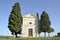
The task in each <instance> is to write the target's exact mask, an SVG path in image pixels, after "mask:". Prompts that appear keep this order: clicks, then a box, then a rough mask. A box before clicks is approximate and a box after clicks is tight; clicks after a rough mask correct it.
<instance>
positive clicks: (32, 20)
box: [22, 14, 39, 37]
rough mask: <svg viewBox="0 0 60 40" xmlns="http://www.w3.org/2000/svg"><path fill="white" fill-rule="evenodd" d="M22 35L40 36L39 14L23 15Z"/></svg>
mask: <svg viewBox="0 0 60 40" xmlns="http://www.w3.org/2000/svg"><path fill="white" fill-rule="evenodd" d="M22 37H39V36H38V18H37V16H35V15H32V14H27V15H25V16H23V25H22Z"/></svg>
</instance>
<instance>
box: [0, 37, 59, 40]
mask: <svg viewBox="0 0 60 40" xmlns="http://www.w3.org/2000/svg"><path fill="white" fill-rule="evenodd" d="M0 40H60V38H59V37H50V38H48V37H47V38H44V37H41V38H13V37H0Z"/></svg>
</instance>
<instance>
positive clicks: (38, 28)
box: [37, 13, 40, 36]
mask: <svg viewBox="0 0 60 40" xmlns="http://www.w3.org/2000/svg"><path fill="white" fill-rule="evenodd" d="M37 17H38V34H39V36H40V19H39V14H38V13H37Z"/></svg>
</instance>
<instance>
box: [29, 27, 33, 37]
mask: <svg viewBox="0 0 60 40" xmlns="http://www.w3.org/2000/svg"><path fill="white" fill-rule="evenodd" d="M29 36H33V29H32V28H30V29H29Z"/></svg>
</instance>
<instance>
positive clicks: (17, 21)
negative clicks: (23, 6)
mask: <svg viewBox="0 0 60 40" xmlns="http://www.w3.org/2000/svg"><path fill="white" fill-rule="evenodd" d="M21 24H22V16H21V10H20V5H19V3H15V4H14V6H13V7H12V11H11V13H10V15H9V23H8V28H9V30H10V31H11V32H12V34H13V33H15V35H17V34H18V33H20V27H21Z"/></svg>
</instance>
